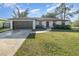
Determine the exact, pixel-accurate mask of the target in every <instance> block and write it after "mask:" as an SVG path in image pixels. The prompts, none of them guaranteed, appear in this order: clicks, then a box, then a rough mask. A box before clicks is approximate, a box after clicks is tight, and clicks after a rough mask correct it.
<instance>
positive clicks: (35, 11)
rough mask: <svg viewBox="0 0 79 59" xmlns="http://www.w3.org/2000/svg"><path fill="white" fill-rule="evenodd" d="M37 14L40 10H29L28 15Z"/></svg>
mask: <svg viewBox="0 0 79 59" xmlns="http://www.w3.org/2000/svg"><path fill="white" fill-rule="evenodd" d="M37 12H40V9H32V10H30V13H34V14H35V13H37Z"/></svg>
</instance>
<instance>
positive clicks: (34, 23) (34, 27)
mask: <svg viewBox="0 0 79 59" xmlns="http://www.w3.org/2000/svg"><path fill="white" fill-rule="evenodd" d="M33 29H36V21H35V20H33Z"/></svg>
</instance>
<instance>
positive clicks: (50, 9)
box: [47, 4, 60, 12]
mask: <svg viewBox="0 0 79 59" xmlns="http://www.w3.org/2000/svg"><path fill="white" fill-rule="evenodd" d="M59 5H60V4H55V5H52V6H51V7H49V8H48V9H47V12H51V11H53V10H54V9H55V8H56V7H58V6H59Z"/></svg>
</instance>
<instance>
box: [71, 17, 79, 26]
mask: <svg viewBox="0 0 79 59" xmlns="http://www.w3.org/2000/svg"><path fill="white" fill-rule="evenodd" d="M72 26H74V27H79V17H78V18H77V20H75V21H74V22H73V23H72Z"/></svg>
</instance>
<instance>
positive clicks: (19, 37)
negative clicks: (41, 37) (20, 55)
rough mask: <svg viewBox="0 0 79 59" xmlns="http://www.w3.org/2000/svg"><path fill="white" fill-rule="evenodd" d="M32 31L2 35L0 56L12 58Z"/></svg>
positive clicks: (11, 32)
mask: <svg viewBox="0 0 79 59" xmlns="http://www.w3.org/2000/svg"><path fill="white" fill-rule="evenodd" d="M30 32H31V30H11V31H6V32H3V33H0V56H12V55H14V54H15V52H16V51H17V50H18V49H19V48H20V46H21V45H22V43H23V42H24V40H25V39H26V37H27V36H28V35H29V34H30Z"/></svg>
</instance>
